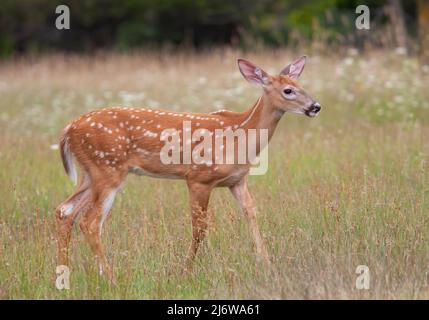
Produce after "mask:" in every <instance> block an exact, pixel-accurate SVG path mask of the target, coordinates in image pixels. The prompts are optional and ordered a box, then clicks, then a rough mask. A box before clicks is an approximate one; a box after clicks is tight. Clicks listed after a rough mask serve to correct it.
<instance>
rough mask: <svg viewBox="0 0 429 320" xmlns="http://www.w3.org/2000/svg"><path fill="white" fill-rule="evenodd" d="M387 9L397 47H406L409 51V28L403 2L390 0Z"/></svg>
mask: <svg viewBox="0 0 429 320" xmlns="http://www.w3.org/2000/svg"><path fill="white" fill-rule="evenodd" d="M423 1H424V0H423ZM386 11H387V15H388V16H389V19H390V23H391V26H392V30H393V37H394V41H395V45H396V47H401V48H404V49H405V51H406V52H408V37H407V28H406V27H405V19H404V11H403V10H402V7H401V2H400V1H399V0H389V1H388V5H387V8H386Z"/></svg>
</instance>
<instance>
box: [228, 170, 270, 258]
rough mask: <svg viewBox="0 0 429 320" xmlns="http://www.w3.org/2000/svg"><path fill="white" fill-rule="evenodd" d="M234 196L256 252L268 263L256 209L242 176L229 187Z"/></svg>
mask: <svg viewBox="0 0 429 320" xmlns="http://www.w3.org/2000/svg"><path fill="white" fill-rule="evenodd" d="M230 190H231V192H232V194H233V196H234V198H235V199H236V200H237V202H238V204H239V205H240V208H241V210H242V212H243V213H244V215H245V216H246V219H247V221H248V223H249V228H250V232H251V234H252V237H253V241H254V244H255V247H256V253H257V255H258V257H260V258H262V259H263V261H264V262H265V263H266V264H267V265H270V259H269V257H268V252H267V249H266V248H265V245H264V241H263V239H262V236H261V233H260V231H259V227H258V223H257V221H256V209H255V206H254V204H253V200H252V197H251V195H250V193H249V189H248V187H247V182H246V179H245V178H243V179H242V180H241V181H239V182H238V183H237V184H236V185H234V186H232V187H231V188H230Z"/></svg>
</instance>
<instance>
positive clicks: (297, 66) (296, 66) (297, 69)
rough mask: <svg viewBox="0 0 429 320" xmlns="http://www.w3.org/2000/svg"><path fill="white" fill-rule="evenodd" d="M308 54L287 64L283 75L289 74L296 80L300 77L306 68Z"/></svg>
mask: <svg viewBox="0 0 429 320" xmlns="http://www.w3.org/2000/svg"><path fill="white" fill-rule="evenodd" d="M306 58H307V57H306V56H302V57H301V58H299V59H296V60H295V61H294V62H292V63H291V64H290V65H288V66H286V67H285V68H284V69H283V70H282V71H281V72H280V74H281V75H285V76H288V77H289V78H292V79H294V80H296V79H298V78H299V76H300V75H301V72H302V70H304V66H305V60H306Z"/></svg>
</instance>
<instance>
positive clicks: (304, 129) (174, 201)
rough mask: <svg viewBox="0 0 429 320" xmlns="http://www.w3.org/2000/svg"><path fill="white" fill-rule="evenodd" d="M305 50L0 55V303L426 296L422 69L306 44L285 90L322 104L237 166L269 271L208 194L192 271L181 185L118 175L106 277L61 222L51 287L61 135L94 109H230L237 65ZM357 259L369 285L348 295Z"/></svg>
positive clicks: (382, 54) (235, 102)
mask: <svg viewBox="0 0 429 320" xmlns="http://www.w3.org/2000/svg"><path fill="white" fill-rule="evenodd" d="M304 53H305V52H299V53H293V52H290V51H285V50H261V51H258V52H254V53H246V54H243V53H241V52H238V51H235V50H227V49H225V50H214V51H212V52H210V53H209V52H206V53H198V54H197V53H189V52H161V53H155V52H136V53H131V54H119V53H111V54H96V55H94V56H90V57H88V56H78V55H65V56H63V55H50V56H44V57H27V58H21V59H15V60H9V61H3V62H0V97H1V98H0V299H176V298H177V299H244V298H248V299H429V287H428V282H429V273H428V272H429V214H428V213H429V212H428V208H429V187H428V181H429V168H428V154H429V139H428V137H429V90H428V89H429V86H428V85H429V67H428V66H421V65H419V63H418V61H417V60H416V59H415V58H414V57H406V56H404V55H401V53H400V52H394V51H388V50H380V51H373V52H368V53H365V54H363V55H358V54H356V52H354V51H353V50H352V51H349V52H348V53H345V54H342V55H340V54H331V55H317V54H315V53H314V54H310V55H309V59H308V62H307V66H306V68H305V70H304V72H303V75H302V76H301V80H300V82H301V84H302V85H303V87H304V88H305V89H306V90H307V92H309V93H310V94H311V95H312V96H313V97H315V98H316V99H317V100H318V101H319V102H320V103H321V105H322V111H321V113H320V115H319V116H318V117H316V118H314V119H310V118H307V117H304V116H299V115H295V114H286V115H285V116H284V118H283V119H282V121H281V123H280V125H279V128H278V130H277V132H276V134H275V136H274V138H273V141H272V142H271V144H270V146H269V170H268V172H267V174H265V175H263V176H252V177H250V180H249V185H250V190H251V192H252V195H253V197H254V199H255V202H256V204H257V207H258V221H259V225H260V228H261V232H262V234H263V236H264V238H265V242H266V245H267V247H268V251H269V254H270V257H271V259H272V269H271V270H270V269H267V268H266V267H264V266H263V265H261V264H260V263H259V262H258V261H257V260H256V259H255V253H254V250H253V244H252V239H251V237H250V233H249V230H248V226H247V222H246V220H245V219H244V217H242V215H241V214H240V212H239V208H238V206H237V205H236V204H235V202H234V201H233V198H232V196H231V195H230V193H229V191H228V190H226V189H217V190H215V191H214V193H213V195H212V198H211V202H210V227H209V230H210V231H209V234H208V237H207V239H206V241H205V242H204V244H203V245H202V246H201V249H200V251H199V253H198V256H197V259H196V261H195V268H194V271H193V273H192V274H190V275H184V274H183V272H182V271H181V270H182V268H181V266H182V264H183V262H184V258H185V255H186V251H187V248H188V245H189V241H190V239H191V229H190V212H189V209H188V200H187V190H186V185H185V184H184V182H182V181H172V180H156V179H152V178H147V177H136V176H132V175H130V176H129V177H128V179H127V182H126V184H125V187H124V188H123V189H122V191H121V192H120V193H119V195H118V196H117V197H116V201H115V203H114V205H113V208H112V213H111V215H110V217H109V219H108V220H107V222H106V223H105V226H104V230H103V243H104V245H105V248H106V253H107V256H108V258H109V260H110V261H111V262H112V264H113V267H114V272H115V274H116V277H117V285H116V286H114V287H110V286H109V285H108V284H107V282H106V281H105V280H104V279H103V278H101V277H99V276H98V273H97V267H96V263H95V259H94V257H93V255H92V254H91V252H90V249H89V247H88V245H87V243H86V241H85V240H84V237H83V234H82V233H81V231H80V230H79V228H78V227H77V226H76V227H75V228H74V231H73V235H72V241H71V256H70V267H71V279H70V286H71V288H70V290H63V291H60V290H57V289H56V287H55V278H56V274H55V267H56V259H55V254H56V239H55V216H54V209H55V207H56V206H57V205H58V204H59V203H60V202H61V201H63V200H64V199H65V198H66V197H67V196H68V195H69V194H71V193H72V191H73V188H74V186H73V184H72V183H71V181H70V180H69V178H68V177H67V176H66V174H65V173H64V170H63V167H62V163H61V160H60V155H59V151H58V150H57V144H58V139H59V134H60V131H61V129H62V128H63V127H64V126H65V125H66V124H67V123H68V121H70V120H72V119H73V118H74V117H77V116H79V115H80V114H82V113H84V112H87V111H90V110H93V109H97V108H101V107H104V106H134V107H139V106H142V107H143V106H149V107H153V108H156V107H163V108H167V109H172V110H186V111H202V112H205V111H207V112H210V111H215V110H218V109H230V110H235V111H241V110H245V109H247V108H249V107H250V106H252V105H253V103H254V102H255V101H256V99H257V98H258V97H259V95H260V94H261V92H260V91H259V89H256V88H255V87H253V86H252V85H250V84H248V83H247V82H246V81H245V80H244V79H243V78H242V76H241V74H240V73H239V71H238V68H237V64H236V59H237V58H239V57H245V58H247V59H249V60H251V61H253V62H255V63H257V64H258V65H260V66H261V67H263V68H264V69H265V70H266V71H267V72H269V73H276V72H279V71H280V70H281V69H282V68H283V67H284V66H285V65H286V64H288V63H289V62H291V61H292V60H293V59H294V58H296V57H298V56H299V55H301V54H304ZM359 265H366V266H368V268H369V272H370V288H369V289H368V290H358V289H357V288H356V285H355V282H356V278H357V276H358V274H356V268H357V266H359Z"/></svg>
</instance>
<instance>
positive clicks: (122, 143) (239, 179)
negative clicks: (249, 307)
mask: <svg viewBox="0 0 429 320" xmlns="http://www.w3.org/2000/svg"><path fill="white" fill-rule="evenodd" d="M238 65H239V68H240V71H241V73H242V74H243V76H244V77H245V78H246V79H247V80H248V81H249V82H251V83H253V84H256V85H259V86H260V87H262V89H263V94H262V96H261V97H260V98H259V99H258V101H257V102H256V103H255V104H254V105H253V106H252V107H251V108H250V109H249V110H247V111H245V112H231V111H218V112H212V113H186V112H174V111H169V110H152V109H147V108H106V109H101V110H96V111H93V112H90V113H87V114H85V115H83V116H81V117H79V118H78V119H76V120H74V121H72V122H71V123H70V124H69V125H67V126H66V127H65V129H64V130H63V133H62V137H61V157H62V161H63V164H64V168H65V171H66V172H67V174H68V175H69V176H70V177H71V178H72V179H73V180H74V181H75V182H76V181H77V171H76V168H75V165H74V162H73V158H74V159H75V160H76V162H77V163H78V165H79V167H80V168H81V172H82V174H81V179H80V182H79V185H78V187H77V189H76V191H75V193H74V194H72V195H71V196H70V197H69V198H67V199H66V200H65V201H64V202H63V203H61V204H60V205H59V206H58V207H57V209H56V220H57V228H58V263H59V264H60V265H67V264H68V245H69V240H70V235H71V229H72V225H73V223H74V222H75V221H76V220H77V218H79V217H80V221H79V224H80V228H81V229H82V231H83V233H84V234H85V237H86V239H87V241H88V242H89V244H90V246H91V249H92V251H93V252H94V254H95V256H96V258H97V260H98V264H99V270H100V273H105V274H106V275H107V277H108V278H109V279H110V280H113V273H112V269H111V267H110V265H109V263H108V262H107V259H106V257H105V255H104V252H103V249H102V244H101V239H100V237H101V229H102V226H103V222H104V220H105V219H106V217H107V215H108V214H109V211H110V208H111V206H112V203H113V200H114V198H115V195H116V193H117V191H118V189H119V188H120V186H121V185H122V183H123V181H124V179H125V177H126V176H127V174H128V173H130V172H131V173H136V174H139V175H147V176H151V177H158V178H173V179H184V180H186V182H187V185H188V190H189V198H190V207H191V215H192V241H191V244H190V247H189V251H188V255H187V266H188V268H190V267H191V265H192V261H193V259H194V257H195V255H196V253H197V249H198V245H199V243H200V242H201V240H202V239H203V238H204V235H205V233H206V230H207V206H208V203H209V197H210V193H211V191H212V190H213V188H215V187H228V188H229V189H230V190H231V192H232V194H233V196H234V198H235V199H236V200H237V201H238V203H239V205H240V207H241V210H242V211H243V213H244V215H245V217H246V218H247V220H248V222H249V226H250V231H251V234H252V237H253V240H254V243H255V247H256V252H257V254H258V255H259V256H260V257H262V258H263V259H264V261H266V262H267V263H269V258H268V253H267V250H266V249H265V246H264V241H263V239H262V236H261V234H260V232H259V228H258V224H257V222H256V211H255V206H254V203H253V200H252V198H251V196H250V193H249V191H248V188H247V183H246V176H247V174H248V173H249V169H250V167H251V161H250V160H251V159H247V160H246V161H245V162H244V163H236V162H234V163H220V162H219V161H217V160H218V158H217V157H216V159H215V158H214V157H215V156H214V155H213V156H210V159H209V160H206V161H203V162H199V163H194V162H192V161H191V162H190V161H185V154H184V153H185V147H184V146H183V147H182V146H181V147H179V148H178V150H176V151H178V152H179V160H180V161H179V162H178V163H165V161H162V160H161V158H162V153H163V152H164V151H163V147H164V146H165V143H166V139H165V137H163V135H165V132H168V131H166V130H167V129H175V130H174V131H173V133H172V134H170V137H171V138H174V137H175V136H176V138H177V141H179V142H183V144H184V145H185V146H186V145H188V146H190V147H192V148H194V149H195V148H196V147H197V146H198V145H199V144H200V143H202V142H201V141H200V139H198V138H197V139H196V138H195V137H192V138H186V136H187V135H188V136H189V135H191V134H193V132H194V131H196V130H200V129H201V130H202V131H206V132H209V133H210V135H212V134H213V132H214V131H215V130H216V129H229V130H239V129H240V130H242V131H243V132H245V134H246V132H248V130H253V131H255V130H256V131H258V132H260V131H261V130H265V131H266V132H267V137H268V140H267V143H268V141H269V140H270V139H271V137H272V135H273V133H274V130H275V129H276V126H277V123H278V121H279V120H280V118H281V117H282V115H283V114H284V113H285V112H293V113H300V114H305V115H307V116H309V117H313V116H315V115H317V113H318V112H319V111H320V105H319V104H318V103H317V102H315V101H314V100H313V99H312V98H311V97H310V96H309V95H308V94H307V93H306V92H305V91H304V90H303V89H302V87H301V86H299V85H298V83H297V82H296V80H297V79H298V77H299V75H300V74H301V72H302V70H303V68H304V65H305V57H301V58H299V59H298V60H296V61H295V62H293V63H292V64H290V65H288V66H287V67H285V68H284V69H283V70H282V71H281V72H280V74H279V75H276V76H270V75H268V74H267V73H266V72H264V71H263V70H262V69H261V68H258V67H256V66H254V65H253V64H251V63H250V62H248V61H246V60H242V59H240V60H238ZM185 121H188V123H190V124H191V126H190V127H189V128H188V127H186V129H184V128H185V127H184V126H183V124H184V122H185ZM243 129H244V130H243ZM201 130H200V131H201ZM185 131H189V132H185ZM223 141H224V140H223V138H222V143H223ZM212 147H213V149H214V148H215V145H214V143H213V146H212V145H210V148H209V149H211V148H212ZM264 147H265V144H263V143H262V144H261V143H258V144H257V145H256V146H255V149H256V154H259V152H260V151H261V150H262V148H264ZM220 148H221V150H222V155H226V152H227V149H226V148H223V146H221V147H220ZM229 150H231V149H229ZM171 151H174V150H170V151H169V152H168V156H169V155H171V154H170V153H171ZM209 151H210V150H209ZM199 152H200V151H199ZM206 152H208V150H207V149H206V150H204V153H206ZM232 152H234V153H237V147H234V149H233V150H232ZM164 156H165V154H164ZM226 156H227V155H226Z"/></svg>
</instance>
